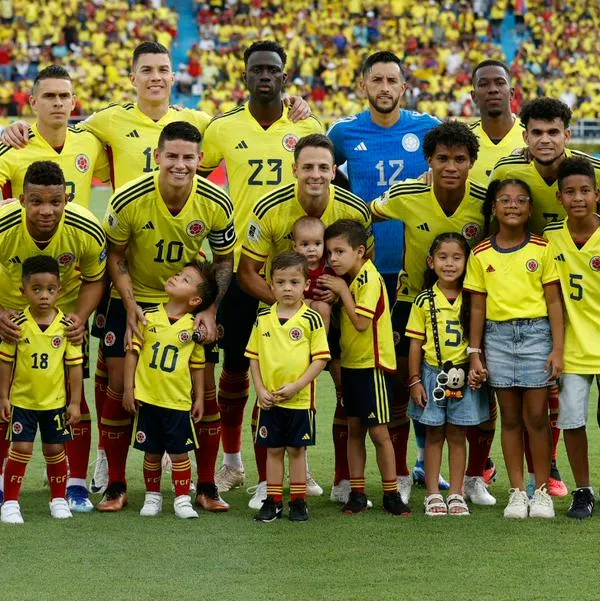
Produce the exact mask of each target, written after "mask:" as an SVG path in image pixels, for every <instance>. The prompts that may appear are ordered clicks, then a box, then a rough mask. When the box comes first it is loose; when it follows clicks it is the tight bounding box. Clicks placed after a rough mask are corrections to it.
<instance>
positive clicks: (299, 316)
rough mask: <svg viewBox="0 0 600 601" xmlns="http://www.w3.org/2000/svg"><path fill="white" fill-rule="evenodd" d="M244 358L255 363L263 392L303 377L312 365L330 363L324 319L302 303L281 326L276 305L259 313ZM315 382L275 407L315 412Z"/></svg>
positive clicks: (272, 390)
mask: <svg viewBox="0 0 600 601" xmlns="http://www.w3.org/2000/svg"><path fill="white" fill-rule="evenodd" d="M245 356H246V357H248V358H249V359H256V360H257V361H258V363H259V366H260V375H261V377H262V380H263V384H264V385H265V388H266V389H267V390H268V391H269V392H275V391H276V390H278V389H279V388H281V386H283V385H284V384H290V383H292V382H295V381H296V380H298V379H299V378H300V377H301V376H303V375H304V373H305V372H306V370H307V369H308V368H309V366H310V364H311V363H312V362H313V361H319V360H321V361H329V360H330V359H331V355H330V354H329V345H328V344H327V332H326V331H325V326H324V325H323V319H322V318H321V316H320V315H319V314H318V313H317V312H316V311H313V310H312V309H310V308H309V307H308V306H307V305H305V304H304V303H302V306H301V307H300V309H298V311H297V312H296V313H295V314H294V315H293V316H292V317H290V318H289V319H288V320H287V321H286V322H285V323H283V324H281V323H280V321H279V317H278V316H277V303H274V304H273V305H272V306H271V307H267V308H264V309H259V310H258V314H257V316H256V321H255V322H254V327H253V328H252V333H251V334H250V340H249V341H248V346H247V347H246V352H245ZM316 384H317V382H316V378H315V380H313V381H312V382H311V383H310V385H309V386H306V387H305V388H303V389H302V390H300V392H298V394H297V395H296V396H295V397H293V398H291V399H289V400H287V401H282V402H280V403H277V404H278V406H280V407H285V408H286V409H315V406H316V397H315V392H316Z"/></svg>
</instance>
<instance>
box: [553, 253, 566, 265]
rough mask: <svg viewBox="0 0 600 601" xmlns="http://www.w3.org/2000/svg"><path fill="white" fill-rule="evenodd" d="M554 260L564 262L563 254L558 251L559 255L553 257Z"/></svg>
mask: <svg viewBox="0 0 600 601" xmlns="http://www.w3.org/2000/svg"><path fill="white" fill-rule="evenodd" d="M554 260H555V261H561V262H562V263H564V262H565V255H563V254H562V253H560V255H558V257H554Z"/></svg>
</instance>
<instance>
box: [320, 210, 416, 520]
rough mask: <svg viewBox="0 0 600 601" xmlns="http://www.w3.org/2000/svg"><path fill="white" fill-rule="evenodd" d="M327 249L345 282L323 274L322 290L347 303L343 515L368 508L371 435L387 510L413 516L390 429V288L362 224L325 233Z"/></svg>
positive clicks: (344, 318) (332, 228)
mask: <svg viewBox="0 0 600 601" xmlns="http://www.w3.org/2000/svg"><path fill="white" fill-rule="evenodd" d="M325 244H326V246H327V254H328V256H329V263H330V265H331V268H332V269H333V270H334V271H335V273H336V276H339V277H336V276H331V275H323V276H321V277H320V278H319V285H320V286H322V287H324V288H327V289H328V290H332V291H333V292H335V293H336V294H337V295H338V296H339V297H340V300H341V301H342V304H343V309H342V313H341V329H342V336H341V340H340V344H341V349H342V357H341V366H342V390H343V393H344V407H345V409H346V416H347V418H348V464H349V466H350V485H351V492H350V496H349V498H348V502H347V503H346V504H345V505H344V506H343V508H342V511H343V512H344V513H348V514H352V513H359V512H361V511H365V510H366V509H367V501H368V500H367V495H366V494H365V436H366V434H367V431H368V432H369V436H370V437H371V440H372V441H373V443H374V445H375V449H376V454H377V465H378V466H379V471H380V472H381V477H382V480H383V507H384V509H385V510H386V511H388V512H390V513H392V514H394V515H409V514H410V509H409V508H408V506H407V505H406V504H405V503H404V502H403V501H402V499H401V497H400V493H399V492H398V482H397V479H396V463H395V457H394V448H393V446H392V441H391V439H390V435H389V432H388V428H387V424H388V422H389V421H390V397H391V394H392V378H391V374H392V373H393V372H394V371H395V369H396V357H395V354H394V338H393V333H392V323H391V319H390V310H389V305H388V297H387V293H386V289H385V284H384V282H383V278H382V277H381V275H380V274H379V272H378V271H377V269H375V266H374V265H373V263H372V262H371V260H370V259H367V258H366V256H365V254H366V249H367V231H366V230H365V228H364V227H363V226H362V225H361V224H360V223H358V222H356V221H352V220H349V219H342V220H340V221H336V222H335V223H333V224H332V225H330V226H329V227H328V228H327V229H326V230H325ZM344 277H345V278H346V279H347V280H348V281H349V282H350V285H348V284H347V283H346V281H345V280H344V279H343V278H344Z"/></svg>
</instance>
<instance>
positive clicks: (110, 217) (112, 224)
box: [106, 213, 119, 229]
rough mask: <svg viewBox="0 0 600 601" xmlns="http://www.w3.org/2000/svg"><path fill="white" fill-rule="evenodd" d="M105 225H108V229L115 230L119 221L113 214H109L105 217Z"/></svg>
mask: <svg viewBox="0 0 600 601" xmlns="http://www.w3.org/2000/svg"><path fill="white" fill-rule="evenodd" d="M106 223H108V227H111V228H113V229H115V228H116V227H117V225H119V220H118V219H117V216H116V215H115V214H114V213H109V214H108V216H107V217H106Z"/></svg>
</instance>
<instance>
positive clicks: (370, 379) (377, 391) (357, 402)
mask: <svg viewBox="0 0 600 601" xmlns="http://www.w3.org/2000/svg"><path fill="white" fill-rule="evenodd" d="M342 394H343V398H344V410H345V412H346V417H358V418H359V419H360V421H361V423H362V424H364V425H365V426H368V427H369V428H370V427H372V426H379V425H381V424H388V423H389V422H390V421H391V406H390V405H391V399H392V397H393V384H392V375H391V374H389V373H387V372H385V371H383V370H382V369H379V368H376V367H366V368H363V369H353V368H349V367H342Z"/></svg>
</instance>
